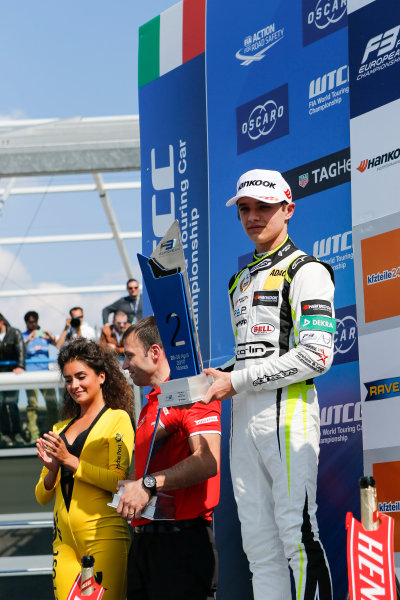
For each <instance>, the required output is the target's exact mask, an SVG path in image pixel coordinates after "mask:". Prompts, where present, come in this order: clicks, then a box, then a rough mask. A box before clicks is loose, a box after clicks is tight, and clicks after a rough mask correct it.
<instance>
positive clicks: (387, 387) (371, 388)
mask: <svg viewBox="0 0 400 600" xmlns="http://www.w3.org/2000/svg"><path fill="white" fill-rule="evenodd" d="M364 385H365V387H366V388H367V391H368V393H367V395H366V397H365V401H366V402H367V401H370V400H383V399H384V398H393V397H394V396H400V377H390V378H387V379H377V380H376V381H369V382H368V383H364Z"/></svg>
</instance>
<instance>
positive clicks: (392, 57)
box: [349, 0, 400, 118]
mask: <svg viewBox="0 0 400 600" xmlns="http://www.w3.org/2000/svg"><path fill="white" fill-rule="evenodd" d="M349 57H350V81H351V87H350V116H351V118H354V117H357V116H358V115H362V114H364V113H366V112H368V111H370V110H373V109H374V108H377V107H378V106H383V105H384V104H387V103H388V102H392V101H393V100H397V99H398V98H400V2H399V1H398V0H375V1H374V2H372V3H370V4H368V5H366V6H364V7H363V8H361V9H359V10H357V11H354V12H353V13H351V14H350V16H349Z"/></svg>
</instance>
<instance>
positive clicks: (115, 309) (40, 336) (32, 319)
mask: <svg viewBox="0 0 400 600" xmlns="http://www.w3.org/2000/svg"><path fill="white" fill-rule="evenodd" d="M127 292H128V295H127V296H124V297H123V298H120V299H118V300H116V301H115V302H113V303H112V304H110V305H108V306H105V307H104V308H103V311H102V319H103V328H102V330H101V333H100V337H99V339H98V336H97V335H96V332H95V329H94V328H93V327H92V326H91V325H90V324H89V323H88V322H87V321H86V320H85V315H84V310H83V308H82V307H81V306H74V307H72V308H71V309H70V310H69V316H68V317H67V318H66V320H65V325H64V328H63V329H62V331H61V333H60V335H59V336H58V337H56V336H55V335H53V333H51V332H50V331H48V330H47V329H46V328H44V327H42V326H41V325H40V323H39V314H38V312H37V311H35V310H30V311H28V312H27V313H26V314H25V315H24V321H25V330H24V331H20V330H19V329H18V328H16V327H14V323H13V320H11V322H10V321H9V320H8V319H9V315H4V314H2V313H0V373H15V374H16V375H20V374H21V373H24V372H25V371H46V370H49V369H50V370H51V369H52V368H53V365H54V363H55V361H56V355H57V353H58V351H59V350H60V349H61V348H62V347H63V346H64V344H67V343H69V342H71V341H72V340H74V339H76V338H79V337H82V338H85V339H88V340H95V341H98V342H99V343H100V345H102V346H107V347H109V348H112V349H113V350H114V351H115V353H116V355H117V357H118V359H119V362H120V365H121V366H122V362H123V354H124V350H123V345H122V336H123V333H124V331H125V330H126V329H127V328H128V327H129V326H130V325H132V324H133V323H135V322H136V321H138V320H140V319H141V318H142V296H141V293H140V286H139V282H138V281H137V280H136V279H129V280H128V282H127ZM51 346H53V348H54V350H53V351H52V352H51V351H50V347H51ZM43 386H44V384H43ZM10 387H11V386H10ZM40 394H41V395H42V397H43V399H44V403H45V405H46V411H45V417H44V419H41V418H40V411H39V403H40V402H39V399H40ZM26 396H27V404H26V420H25V421H24V422H22V419H21V413H20V410H19V406H18V403H19V390H16V389H9V390H7V389H4V388H3V386H1V375H0V448H7V447H23V446H26V445H29V444H32V445H33V444H34V443H35V440H36V439H37V438H38V437H39V436H40V434H41V433H42V432H43V431H48V430H49V429H51V427H52V425H53V424H54V423H55V422H56V421H58V419H59V399H58V392H57V390H56V389H54V388H52V387H45V386H44V387H39V388H32V389H26ZM41 421H43V422H41Z"/></svg>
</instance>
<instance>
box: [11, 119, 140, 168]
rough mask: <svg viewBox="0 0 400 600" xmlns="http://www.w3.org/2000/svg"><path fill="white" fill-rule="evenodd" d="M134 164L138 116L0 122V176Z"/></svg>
mask: <svg viewBox="0 0 400 600" xmlns="http://www.w3.org/2000/svg"><path fill="white" fill-rule="evenodd" d="M139 169H140V142H139V117H138V115H127V116H121V117H93V118H92V117H90V118H82V117H74V118H71V119H29V120H12V121H0V177H20V176H23V175H24V176H26V175H48V174H52V175H54V174H62V173H63V174H64V173H93V172H96V171H97V172H107V171H130V170H139Z"/></svg>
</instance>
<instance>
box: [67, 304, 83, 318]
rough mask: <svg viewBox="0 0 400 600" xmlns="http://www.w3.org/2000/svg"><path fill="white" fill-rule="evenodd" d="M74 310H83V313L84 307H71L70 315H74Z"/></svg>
mask: <svg viewBox="0 0 400 600" xmlns="http://www.w3.org/2000/svg"><path fill="white" fill-rule="evenodd" d="M73 310H81V311H82V313H83V308H82V307H81V306H74V307H73V308H70V309H69V316H70V317H72V311H73Z"/></svg>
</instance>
